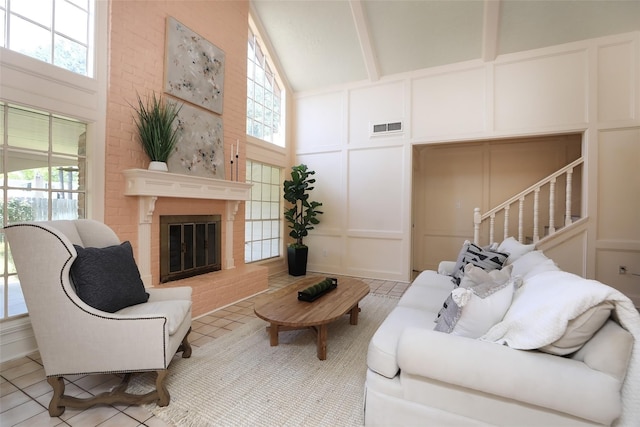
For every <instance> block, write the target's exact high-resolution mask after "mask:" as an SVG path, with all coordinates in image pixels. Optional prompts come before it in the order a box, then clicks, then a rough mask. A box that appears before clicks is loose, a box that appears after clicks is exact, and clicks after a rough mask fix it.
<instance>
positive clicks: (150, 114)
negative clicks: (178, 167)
mask: <svg viewBox="0 0 640 427" xmlns="http://www.w3.org/2000/svg"><path fill="white" fill-rule="evenodd" d="M137 96H138V108H135V107H134V109H135V110H136V113H137V114H136V115H135V116H134V121H135V123H136V126H137V128H138V137H139V138H140V143H141V144H142V148H143V149H144V151H145V153H147V155H148V156H149V158H150V159H151V163H149V170H157V171H164V172H166V171H168V168H167V160H168V159H169V156H170V155H171V153H172V152H173V149H174V147H175V146H176V143H177V141H178V133H177V132H178V128H177V127H174V126H173V122H174V120H175V119H176V117H178V113H179V112H180V109H181V108H182V105H178V104H177V103H176V102H167V100H166V99H163V97H162V95H160V96H156V94H155V92H154V93H153V94H152V96H151V97H149V98H147V102H146V103H145V102H143V100H142V98H140V95H137Z"/></svg>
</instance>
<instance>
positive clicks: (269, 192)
mask: <svg viewBox="0 0 640 427" xmlns="http://www.w3.org/2000/svg"><path fill="white" fill-rule="evenodd" d="M280 176H281V170H280V168H277V167H275V166H270V165H266V164H263V163H258V162H255V161H251V160H248V161H247V177H246V182H247V183H248V184H253V186H252V187H251V200H249V201H248V202H247V204H246V209H245V239H244V241H245V243H244V261H245V262H254V261H260V260H264V259H268V258H275V257H278V256H280V247H281V242H282V238H281V234H282V233H281V232H280V217H281V214H280V211H281V209H280V199H281V198H282V197H281V195H280V186H281V178H280Z"/></svg>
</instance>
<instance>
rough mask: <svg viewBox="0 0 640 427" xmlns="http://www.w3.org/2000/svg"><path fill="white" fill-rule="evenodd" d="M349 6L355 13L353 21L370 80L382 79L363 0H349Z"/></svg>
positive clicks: (353, 13) (352, 12) (352, 13)
mask: <svg viewBox="0 0 640 427" xmlns="http://www.w3.org/2000/svg"><path fill="white" fill-rule="evenodd" d="M349 7H350V8H351V15H353V22H354V24H355V26H356V33H358V40H359V41H360V50H361V51H362V58H363V60H364V65H365V67H366V69H367V74H368V75H369V80H370V81H372V82H375V81H378V80H379V79H380V70H379V69H378V62H377V61H376V55H375V53H374V52H373V44H372V43H371V37H370V36H369V26H368V25H367V20H366V18H365V16H364V9H363V7H362V0H349Z"/></svg>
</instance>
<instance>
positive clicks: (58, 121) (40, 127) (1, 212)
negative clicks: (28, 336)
mask: <svg viewBox="0 0 640 427" xmlns="http://www.w3.org/2000/svg"><path fill="white" fill-rule="evenodd" d="M86 131H87V125H86V124H85V123H82V122H78V121H76V120H71V119H68V118H64V117H59V116H56V115H53V114H49V113H46V112H42V111H36V110H32V109H28V108H24V107H19V106H15V105H8V104H5V103H0V138H1V139H0V141H1V142H2V144H1V145H0V186H1V187H2V199H0V225H2V226H5V225H8V224H12V223H15V222H20V221H46V220H53V219H76V218H84V217H85V177H86V159H85V152H86ZM0 252H2V265H1V266H0V271H1V272H2V283H1V284H0V286H1V287H2V292H1V293H0V300H1V304H0V319H6V318H8V317H12V316H17V315H20V314H25V313H26V312H27V308H26V306H25V303H24V297H23V296H22V291H21V289H20V282H19V279H18V277H17V275H16V269H15V266H14V265H13V262H12V259H11V254H10V253H9V246H8V244H7V242H6V241H5V238H4V233H0Z"/></svg>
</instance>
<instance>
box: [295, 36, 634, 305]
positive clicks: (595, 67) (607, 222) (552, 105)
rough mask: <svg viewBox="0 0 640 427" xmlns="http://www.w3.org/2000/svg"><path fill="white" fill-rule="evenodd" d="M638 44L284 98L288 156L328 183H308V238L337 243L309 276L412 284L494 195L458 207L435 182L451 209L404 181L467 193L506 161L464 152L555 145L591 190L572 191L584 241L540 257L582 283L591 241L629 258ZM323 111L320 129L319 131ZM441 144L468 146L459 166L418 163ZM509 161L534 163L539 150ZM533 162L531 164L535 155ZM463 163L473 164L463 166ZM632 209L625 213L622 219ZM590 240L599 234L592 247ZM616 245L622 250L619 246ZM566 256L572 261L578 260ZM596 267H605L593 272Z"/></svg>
mask: <svg viewBox="0 0 640 427" xmlns="http://www.w3.org/2000/svg"><path fill="white" fill-rule="evenodd" d="M639 46H640V32H637V31H636V32H632V33H625V34H618V35H614V36H608V37H602V38H599V39H591V40H583V41H580V42H573V43H568V44H565V45H559V46H552V47H549V48H543V49H536V50H531V51H527V52H520V53H516V54H509V55H501V56H499V57H497V58H496V59H495V61H490V62H477V61H472V62H466V63H459V64H453V65H451V66H443V67H438V68H437V69H435V68H434V69H425V70H421V71H418V72H412V73H407V74H402V75H397V76H391V77H387V78H385V79H383V80H382V81H378V82H375V83H369V84H366V83H362V82H359V83H357V84H354V85H353V86H350V87H345V88H342V90H341V91H336V90H335V89H333V90H331V91H327V92H326V93H322V92H316V93H313V94H309V93H307V94H302V95H300V96H299V97H298V98H297V99H296V100H295V102H296V104H297V105H296V107H295V108H296V116H297V117H296V120H297V124H296V126H297V127H298V128H297V135H298V141H299V145H298V147H297V156H298V158H299V159H304V160H305V162H307V163H308V164H310V165H311V166H312V167H315V166H316V165H317V167H316V169H318V170H322V171H323V173H324V171H325V170H327V171H331V172H330V173H331V174H332V176H330V177H327V179H326V181H327V182H326V183H320V184H319V187H322V190H321V194H322V197H323V200H322V201H323V202H324V203H326V206H327V212H328V213H327V215H325V217H324V218H323V221H324V222H325V224H323V225H321V227H318V230H317V231H318V233H315V231H314V232H312V234H314V236H312V237H311V239H312V240H311V241H313V242H314V243H316V240H317V241H318V242H317V243H318V244H319V245H321V246H325V247H329V246H333V247H334V249H331V250H335V245H342V249H341V250H338V251H336V252H337V254H336V256H335V258H334V257H333V253H332V252H329V251H328V252H327V255H326V256H323V255H322V253H323V252H322V250H320V252H319V254H320V256H323V259H319V260H317V262H315V265H316V266H322V268H321V269H319V270H322V271H324V272H333V273H336V274H338V273H344V274H352V275H363V276H366V277H377V278H391V277H401V278H407V279H409V278H410V277H411V269H412V267H413V268H415V267H416V259H415V258H416V257H421V256H427V255H429V256H431V257H432V258H433V259H434V260H435V259H438V258H440V259H442V258H450V257H451V254H449V253H447V254H445V255H446V256H439V255H442V254H440V253H438V251H440V250H444V251H445V252H446V251H450V252H453V247H454V246H455V244H453V243H451V242H453V241H458V240H461V239H462V240H463V239H464V236H465V235H466V231H467V230H468V229H469V227H471V218H472V213H473V211H472V209H473V207H475V205H476V204H479V205H480V206H484V205H485V204H488V203H490V202H492V201H493V199H494V196H496V197H497V196H498V193H499V192H500V191H502V190H501V189H499V188H496V187H495V184H496V183H495V182H491V180H487V179H485V178H482V182H480V183H478V185H477V188H478V191H479V192H480V194H476V195H475V196H473V195H472V196H469V197H464V198H460V197H458V198H456V194H460V191H461V190H460V188H458V187H457V186H456V185H457V184H455V185H454V184H451V185H450V186H448V187H446V188H445V186H444V184H443V187H442V189H441V193H446V192H449V193H453V195H452V196H450V197H448V198H447V197H444V198H443V197H442V194H438V193H437V192H436V193H434V194H432V195H430V194H426V193H425V194H419V195H416V194H418V193H419V191H420V188H421V187H420V183H419V182H415V181H413V178H412V176H413V173H412V171H413V170H415V169H420V168H424V167H431V168H433V169H434V171H433V172H435V171H436V170H438V169H443V170H446V169H447V168H448V170H450V173H451V174H452V176H454V177H455V179H454V180H453V181H451V182H452V183H455V182H456V180H458V181H460V182H461V183H463V182H464V183H463V184H461V185H463V186H467V185H475V184H473V183H474V182H475V181H474V178H473V176H472V175H473V174H472V172H473V171H472V169H473V168H474V167H476V166H477V167H479V168H480V169H481V170H490V171H492V173H495V172H504V171H502V168H503V166H501V165H500V164H492V163H491V162H494V161H495V162H498V163H499V161H500V159H502V160H503V161H506V159H509V158H510V154H508V153H504V155H503V154H502V153H500V152H496V153H495V156H494V157H493V158H490V157H487V156H486V155H485V153H484V152H483V151H480V152H474V150H473V148H472V147H473V144H475V143H478V144H481V143H483V142H484V141H488V140H494V141H499V140H504V139H516V138H525V137H527V138H528V137H538V136H548V135H564V134H577V135H578V136H583V142H582V155H583V156H584V157H585V165H584V174H585V176H583V183H584V186H585V188H586V189H587V190H588V193H587V194H583V202H582V203H581V207H582V209H583V210H584V212H582V214H583V215H585V216H587V217H588V220H587V221H586V223H585V225H584V226H583V229H584V230H586V231H584V235H582V237H580V238H571V239H568V238H567V239H565V240H562V241H561V242H560V244H559V246H554V247H553V248H550V250H553V251H554V254H556V255H557V257H558V258H559V259H561V261H562V263H563V264H565V265H567V266H568V267H567V268H570V269H573V268H575V269H578V270H580V269H582V271H586V274H587V275H590V276H594V275H595V268H593V266H594V265H596V258H597V257H598V256H600V255H599V254H598V253H596V252H597V251H596V248H598V247H600V246H601V242H602V239H605V238H606V239H610V240H607V241H608V242H609V243H611V245H609V243H607V245H608V246H607V247H608V248H609V246H610V250H624V251H627V252H625V254H626V255H625V256H636V257H638V256H640V255H638V254H640V249H639V247H640V223H638V221H637V213H638V212H639V211H640V202H639V201H638V200H637V199H638V197H640V196H638V194H640V188H636V187H637V185H640V182H639V181H638V179H637V171H638V169H640V160H639V159H640V157H639V152H638V147H640V145H639V144H640V142H639V141H640V135H639V134H638V132H640V118H639V114H638V109H639V108H640V106H639V104H640V89H639V85H640V59H639V57H640V47H639ZM321 114H327V115H329V116H330V117H331V120H327V121H323V122H322V125H319V124H318V121H319V120H318V118H319V116H320V115H321ZM400 119H402V120H403V121H404V122H405V124H408V126H405V131H404V132H403V133H402V134H396V135H386V136H385V137H371V136H370V134H369V126H370V124H371V123H375V122H376V121H380V122H390V121H395V120H400ZM560 139H561V138H560ZM335 140H339V141H340V145H339V146H337V147H333V146H331V144H334V141H335ZM329 141H331V142H329ZM445 143H446V144H458V143H467V144H465V149H464V150H461V151H460V153H459V156H461V157H453V158H450V159H449V160H441V161H440V162H439V163H437V164H428V162H427V161H426V160H425V159H424V158H422V157H421V156H420V153H419V150H418V148H419V147H420V146H426V145H425V144H428V145H430V146H433V147H436V146H437V145H438V144H445ZM469 143H472V144H469ZM558 143H559V144H560V143H561V141H559V142H558ZM413 147H416V150H415V151H413V153H414V155H416V159H415V162H422V164H419V165H416V164H415V162H414V161H413V160H412V158H411V153H412V149H413ZM540 148H542V147H540ZM545 149H546V148H545ZM467 150H469V151H467ZM519 150H520V151H522V150H524V151H526V150H530V151H531V150H533V151H531V152H532V153H535V152H536V150H537V148H536V147H535V146H528V147H525V146H523V147H521V148H520V149H519ZM334 151H335V155H334V154H333V153H334ZM542 151H544V150H542ZM329 152H330V153H331V154H330V153H329ZM521 154H522V153H521ZM537 154H538V156H536V157H535V159H536V160H535V162H537V163H538V164H539V163H540V156H542V154H540V153H537ZM566 154H567V156H569V157H570V156H572V155H574V154H575V153H569V152H567V153H566ZM316 156H318V157H316ZM469 156H471V157H472V158H473V157H474V156H475V157H476V158H475V160H471V161H469V159H468V158H469ZM553 156H554V158H553V160H552V161H551V163H557V162H562V158H561V157H562V154H559V153H558V152H554V154H553ZM558 156H560V157H558ZM465 159H467V160H466V163H465ZM488 159H489V160H488ZM476 161H477V162H476ZM476 163H477V164H476ZM532 164H533V163H532ZM465 165H467V167H466V168H465ZM470 165H471V166H470ZM554 167H555V166H554ZM507 169H508V167H507ZM511 169H512V172H513V168H511ZM526 171H528V172H531V171H530V168H529V169H527V170H526ZM526 171H515V172H526ZM333 175H337V177H336V176H333ZM507 175H508V174H507ZM434 179H435V178H434ZM476 179H477V178H476ZM469 183H471V184H469ZM413 186H415V188H416V190H413V188H412V187H413ZM432 187H433V188H438V186H437V185H435V186H432ZM425 188H426V187H425ZM624 189H626V190H625V192H624V193H623V192H622V191H623V190H624ZM430 191H431V190H430ZM412 194H413V195H412ZM624 194H626V196H624ZM634 197H635V198H634ZM474 200H475V202H474ZM439 202H442V203H443V204H442V205H438V203H439ZM630 202H631V205H632V206H633V208H632V209H628V208H623V206H629V203H630ZM458 206H459V208H458ZM427 207H428V209H427ZM425 209H426V210H425ZM429 209H430V210H429ZM467 209H468V210H469V212H468V213H466V212H464V211H465V210H467ZM427 211H428V212H430V213H431V214H433V217H434V222H428V223H423V224H420V226H421V227H422V228H421V230H417V231H416V232H415V236H414V234H413V233H412V222H414V223H416V224H418V223H419V222H420V221H419V220H420V218H421V217H422V216H424V215H425V214H426V212H427ZM630 216H633V217H634V218H635V221H633V220H631V219H630V218H631V217H630ZM467 217H468V218H469V220H467V219H466V218H467ZM438 218H446V219H454V220H455V222H456V224H458V223H459V225H457V226H456V227H454V228H453V229H451V228H449V227H448V226H447V227H444V226H440V225H439V224H438ZM323 226H326V228H324V229H323ZM622 230H624V231H622ZM601 233H605V234H604V235H602V237H601V236H600V234H601ZM622 235H624V236H626V237H625V239H626V240H621V239H622V237H619V236H622ZM315 236H317V238H316V237H315ZM605 236H606V237H605ZM413 239H415V242H413ZM412 242H413V243H415V244H414V247H413V248H412V247H411V245H412ZM445 242H449V243H445ZM562 245H564V247H565V248H566V250H565V248H563V247H562ZM599 245H600V246H599ZM576 246H579V247H580V249H581V251H575V247H576ZM313 250H315V248H313ZM416 250H418V251H420V253H419V254H416V253H415V251H416ZM412 251H413V252H412ZM629 251H630V252H629ZM571 253H574V254H575V255H574V256H571V255H570V254H571ZM338 254H339V255H338ZM630 254H631V255H630ZM412 255H413V257H412ZM410 258H413V259H410ZM615 262H616V261H614V260H613V258H612V259H609V258H608V257H607V256H603V259H602V260H600V259H598V263H597V265H598V266H599V267H598V269H600V268H603V269H605V270H606V271H608V270H610V267H611V265H613V264H612V263H615ZM429 263H430V264H431V262H429ZM434 263H435V261H434ZM601 263H604V264H605V266H602V267H600V264H601ZM609 264H611V265H609ZM584 266H586V268H585V267H584ZM430 267H433V266H432V265H430ZM638 303H640V301H639V302H638Z"/></svg>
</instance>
